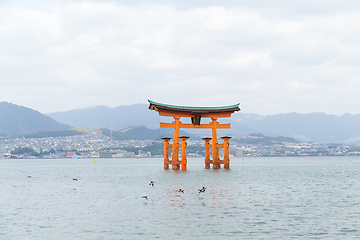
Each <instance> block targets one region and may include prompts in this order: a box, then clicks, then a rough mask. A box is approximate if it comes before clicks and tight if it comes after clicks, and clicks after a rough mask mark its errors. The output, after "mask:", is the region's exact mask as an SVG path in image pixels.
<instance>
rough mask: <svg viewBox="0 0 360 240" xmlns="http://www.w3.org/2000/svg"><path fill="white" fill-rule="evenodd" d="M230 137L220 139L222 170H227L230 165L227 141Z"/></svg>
mask: <svg viewBox="0 0 360 240" xmlns="http://www.w3.org/2000/svg"><path fill="white" fill-rule="evenodd" d="M230 138H231V137H222V138H221V139H222V140H224V168H225V169H229V165H230V156H229V155H230V154H229V145H230V144H229V140H230Z"/></svg>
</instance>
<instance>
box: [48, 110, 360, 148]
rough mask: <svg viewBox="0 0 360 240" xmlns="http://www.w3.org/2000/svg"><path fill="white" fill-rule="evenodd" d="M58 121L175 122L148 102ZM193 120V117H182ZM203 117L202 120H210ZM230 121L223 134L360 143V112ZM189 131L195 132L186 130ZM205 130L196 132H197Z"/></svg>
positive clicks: (119, 125)
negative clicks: (160, 113) (260, 134)
mask: <svg viewBox="0 0 360 240" xmlns="http://www.w3.org/2000/svg"><path fill="white" fill-rule="evenodd" d="M48 116H49V117H52V118H53V119H55V120H56V121H58V122H61V123H64V124H68V125H71V126H73V127H86V128H97V127H103V128H108V129H113V130H118V129H124V128H126V127H129V126H146V127H148V128H158V127H159V122H171V121H172V119H171V118H169V117H161V116H159V115H158V114H157V113H156V112H154V111H150V110H149V109H148V104H134V105H129V106H118V107H115V108H110V107H106V106H97V107H91V108H85V109H76V110H71V111H66V112H57V113H52V114H48ZM181 121H183V122H190V120H189V119H182V120H181ZM208 121H210V120H208V119H202V122H208ZM221 121H222V122H230V123H231V124H232V125H231V130H219V131H222V133H223V134H229V135H233V136H234V135H237V136H245V135H248V134H251V133H262V134H264V135H268V136H284V137H291V138H295V139H298V140H300V141H303V142H324V143H330V142H343V143H348V144H360V114H356V115H351V114H344V115H342V116H336V115H327V114H324V113H309V114H300V113H287V114H276V115H267V116H261V115H257V114H250V113H242V112H241V111H240V112H237V113H234V114H233V115H232V117H231V118H227V119H221ZM186 131H187V132H194V131H190V130H189V129H186ZM199 131H201V130H198V131H195V132H197V133H201V132H199Z"/></svg>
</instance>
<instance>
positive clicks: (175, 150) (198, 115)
mask: <svg viewBox="0 0 360 240" xmlns="http://www.w3.org/2000/svg"><path fill="white" fill-rule="evenodd" d="M148 101H149V103H150V106H149V109H150V110H155V111H157V112H158V113H159V115H160V116H168V117H173V118H174V121H173V122H172V123H162V122H161V123H160V127H161V128H174V138H173V142H172V144H170V143H169V141H170V139H171V138H163V140H164V169H169V165H170V164H171V166H172V169H180V165H181V169H183V170H185V169H186V163H187V160H186V145H187V144H186V140H187V139H188V137H181V144H180V143H179V130H180V128H205V129H206V128H207V129H212V138H206V139H204V140H205V168H210V164H212V165H213V168H214V169H217V168H220V166H221V164H224V168H226V169H228V168H229V139H230V137H223V138H222V139H223V140H224V143H223V144H219V143H218V141H217V129H229V128H230V123H227V124H220V123H218V122H217V120H218V118H224V117H231V114H232V113H234V112H235V111H240V108H239V104H235V105H231V106H225V107H185V106H175V105H168V104H162V103H157V102H154V101H151V100H148ZM181 117H190V118H191V122H192V123H182V122H181V121H180V118H181ZM202 118H210V119H211V122H210V123H209V124H200V121H201V119H202ZM210 141H211V143H210ZM170 148H171V149H172V156H171V161H170V160H169V149H170ZM179 148H181V149H182V159H181V161H179ZM210 148H211V150H212V154H211V155H212V160H210V154H209V152H210ZM219 148H224V159H223V160H221V159H220V157H219ZM226 154H227V155H226ZM184 155H185V156H184Z"/></svg>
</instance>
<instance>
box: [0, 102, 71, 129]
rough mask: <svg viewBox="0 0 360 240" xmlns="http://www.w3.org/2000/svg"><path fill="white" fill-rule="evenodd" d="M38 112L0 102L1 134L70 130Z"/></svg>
mask: <svg viewBox="0 0 360 240" xmlns="http://www.w3.org/2000/svg"><path fill="white" fill-rule="evenodd" d="M70 128H71V126H69V125H67V124H62V123H59V122H57V121H55V120H54V119H52V118H51V117H48V116H46V115H44V114H42V113H40V112H38V111H36V110H33V109H30V108H27V107H22V106H18V105H15V104H12V103H8V102H0V134H1V135H7V134H30V133H35V132H40V131H59V130H67V129H70Z"/></svg>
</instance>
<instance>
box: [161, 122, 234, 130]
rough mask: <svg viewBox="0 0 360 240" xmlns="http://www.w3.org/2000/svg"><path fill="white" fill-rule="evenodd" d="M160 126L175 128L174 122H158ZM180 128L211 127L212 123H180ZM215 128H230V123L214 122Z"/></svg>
mask: <svg viewBox="0 0 360 240" xmlns="http://www.w3.org/2000/svg"><path fill="white" fill-rule="evenodd" d="M160 127H161V128H175V123H162V122H161V123H160ZM180 128H210V129H211V128H213V124H210V123H208V124H200V125H194V124H191V123H180ZM216 128H217V129H230V123H224V124H220V123H217V124H216Z"/></svg>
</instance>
